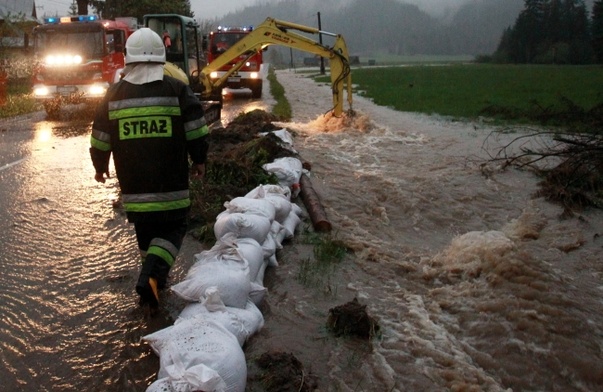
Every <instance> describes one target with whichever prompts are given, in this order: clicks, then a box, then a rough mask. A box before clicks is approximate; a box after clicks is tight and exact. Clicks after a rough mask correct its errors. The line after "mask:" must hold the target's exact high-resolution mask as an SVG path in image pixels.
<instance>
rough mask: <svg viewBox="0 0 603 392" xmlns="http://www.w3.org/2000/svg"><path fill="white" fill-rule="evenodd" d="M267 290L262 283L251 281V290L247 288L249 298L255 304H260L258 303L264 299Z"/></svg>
mask: <svg viewBox="0 0 603 392" xmlns="http://www.w3.org/2000/svg"><path fill="white" fill-rule="evenodd" d="M267 291H268V289H266V287H264V286H263V285H262V284H260V283H256V282H251V290H249V299H250V300H251V302H253V303H254V304H255V305H257V306H260V304H261V303H262V301H263V300H264V296H265V295H266V292H267Z"/></svg>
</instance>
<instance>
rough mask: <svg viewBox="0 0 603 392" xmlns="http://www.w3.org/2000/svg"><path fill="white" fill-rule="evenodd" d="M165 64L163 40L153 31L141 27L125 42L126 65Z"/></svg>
mask: <svg viewBox="0 0 603 392" xmlns="http://www.w3.org/2000/svg"><path fill="white" fill-rule="evenodd" d="M132 63H161V64H165V46H163V40H162V39H161V37H160V36H159V34H157V33H156V32H154V31H153V30H151V29H149V28H148V27H143V28H141V29H138V30H136V31H135V32H134V33H132V35H130V37H128V40H127V41H126V64H132Z"/></svg>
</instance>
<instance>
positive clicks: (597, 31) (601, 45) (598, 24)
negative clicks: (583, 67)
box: [591, 0, 603, 63]
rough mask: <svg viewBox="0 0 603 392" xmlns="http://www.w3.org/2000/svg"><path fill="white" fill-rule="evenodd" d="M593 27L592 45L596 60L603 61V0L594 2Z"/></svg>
mask: <svg viewBox="0 0 603 392" xmlns="http://www.w3.org/2000/svg"><path fill="white" fill-rule="evenodd" d="M591 29H592V45H593V51H594V53H595V58H596V61H597V62H598V63H603V0H597V1H595V3H594V4H593V16H592V20H591Z"/></svg>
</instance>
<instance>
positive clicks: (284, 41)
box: [199, 18, 352, 116]
mask: <svg viewBox="0 0 603 392" xmlns="http://www.w3.org/2000/svg"><path fill="white" fill-rule="evenodd" d="M292 30H297V31H301V32H304V33H310V34H325V35H329V36H332V37H335V44H334V45H333V47H331V48H329V47H327V46H324V45H322V44H320V43H318V42H315V41H313V40H311V39H310V38H307V37H306V36H303V35H301V34H299V33H296V32H293V31H292ZM270 45H281V46H287V47H290V48H293V49H298V50H303V51H305V52H309V53H314V54H317V55H319V56H322V57H324V58H327V59H329V64H330V68H331V88H332V92H333V109H332V110H333V114H334V115H335V116H340V115H342V114H343V101H344V98H343V90H344V88H345V89H346V90H347V101H348V104H349V106H350V109H349V110H350V112H352V76H351V72H350V65H349V55H348V49H347V46H346V44H345V41H344V39H343V37H342V36H341V35H339V34H333V33H328V32H324V31H320V30H318V29H315V28H312V27H307V26H303V25H299V24H296V23H290V22H284V21H280V20H276V19H273V18H267V19H266V20H265V21H264V22H262V23H261V24H260V25H259V26H257V27H256V28H255V29H254V30H253V31H252V32H251V33H249V34H247V35H246V36H245V37H244V38H243V39H241V40H240V41H238V42H237V43H236V44H234V45H233V46H231V47H230V48H229V49H228V50H226V51H225V52H224V53H222V54H221V55H220V56H219V57H218V58H216V59H215V60H214V61H212V62H211V63H210V64H208V65H207V66H206V67H204V68H203V69H202V70H201V72H200V74H199V83H202V84H203V86H204V93H203V94H202V95H203V96H204V97H206V98H207V97H209V96H211V95H212V93H215V91H216V90H217V89H220V88H221V86H222V85H223V84H224V83H225V82H226V81H227V80H228V77H229V76H230V75H232V74H233V73H235V72H236V71H238V70H239V69H240V68H241V67H242V66H243V64H245V62H246V61H247V60H248V59H249V58H250V57H251V56H253V55H254V54H256V53H258V52H259V51H261V50H264V49H265V48H267V47H268V46H270ZM239 57H241V60H240V61H238V62H237V63H236V64H235V65H234V66H233V67H232V68H231V69H230V70H229V71H228V72H226V74H225V75H223V76H222V77H221V78H219V79H217V80H214V81H212V80H211V78H210V77H209V75H210V74H211V72H213V71H217V70H218V69H220V68H221V67H222V66H224V65H226V64H228V63H229V62H230V61H231V60H232V59H235V58H239Z"/></svg>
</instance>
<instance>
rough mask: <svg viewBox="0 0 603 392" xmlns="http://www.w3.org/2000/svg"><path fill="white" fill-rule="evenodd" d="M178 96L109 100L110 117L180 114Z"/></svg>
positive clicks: (112, 118) (113, 118)
mask: <svg viewBox="0 0 603 392" xmlns="http://www.w3.org/2000/svg"><path fill="white" fill-rule="evenodd" d="M180 114H181V111H180V103H179V101H178V97H149V98H130V99H122V100H120V101H112V102H109V119H111V120H116V119H120V118H127V117H138V116H157V115H159V116H161V115H164V116H179V115H180Z"/></svg>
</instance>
